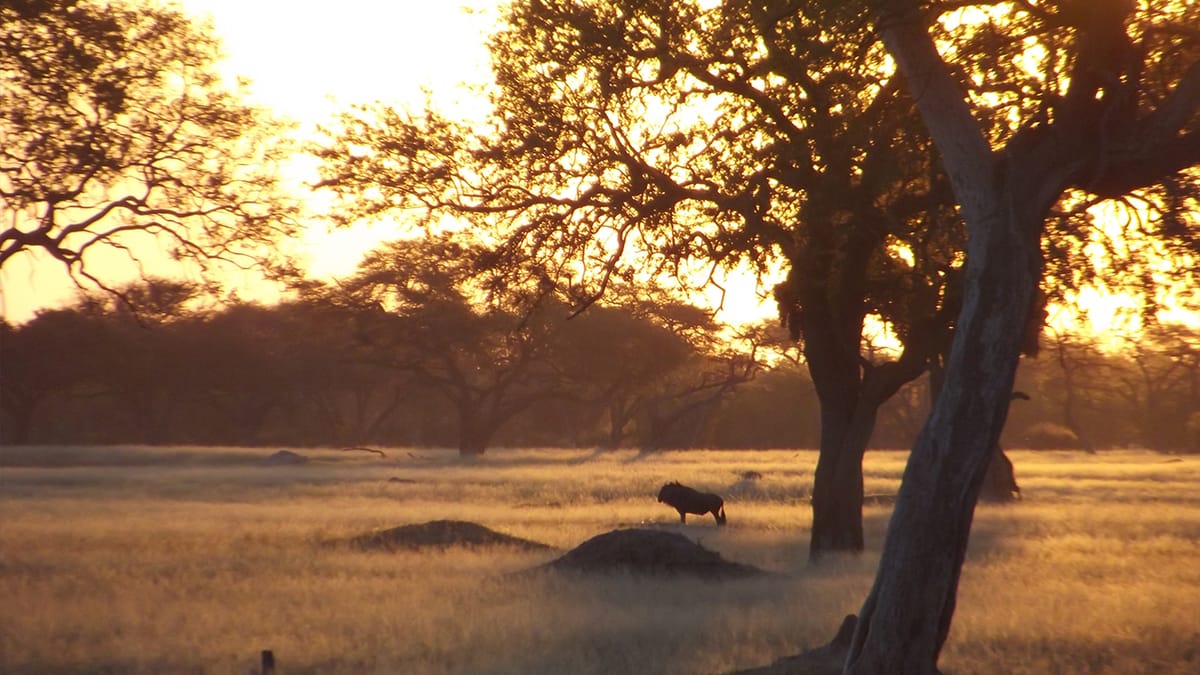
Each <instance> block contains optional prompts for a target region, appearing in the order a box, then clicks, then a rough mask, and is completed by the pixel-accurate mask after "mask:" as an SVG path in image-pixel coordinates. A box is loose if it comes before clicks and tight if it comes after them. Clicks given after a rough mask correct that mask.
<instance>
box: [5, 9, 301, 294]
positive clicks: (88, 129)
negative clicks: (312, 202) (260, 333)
mask: <svg viewBox="0 0 1200 675" xmlns="http://www.w3.org/2000/svg"><path fill="white" fill-rule="evenodd" d="M219 57H220V53H219V45H218V43H217V41H216V39H215V38H213V37H212V36H211V31H210V30H208V29H207V28H206V27H204V26H200V25H196V24H194V23H193V22H192V21H191V20H190V19H188V18H187V17H186V16H184V15H183V14H182V13H181V12H180V11H178V10H176V9H172V8H170V7H164V6H160V5H149V4H144V3H143V4H137V5H132V4H128V3H126V2H120V1H118V2H98V1H89V0H66V1H59V0H16V1H15V2H6V3H4V4H3V5H2V6H0V76H2V79H3V84H0V136H3V138H4V143H3V146H2V147H0V198H2V202H3V205H2V206H0V215H3V223H2V224H0V266H3V265H5V264H7V263H8V262H9V261H10V260H12V259H13V258H15V257H16V256H19V255H22V254H27V253H30V252H34V251H41V252H44V253H46V254H48V255H49V256H50V257H51V258H52V259H54V260H56V261H59V262H61V263H62V264H63V265H65V266H66V267H67V269H68V271H69V273H70V274H71V276H72V278H73V279H75V281H76V283H79V284H81V285H82V284H85V283H90V284H91V285H94V286H98V287H101V288H105V289H107V290H109V291H110V292H114V293H115V292H118V290H119V289H116V288H113V287H112V286H113V284H112V283H111V282H109V281H106V280H105V279H104V276H105V275H104V274H103V272H100V271H97V270H98V269H99V261H100V260H101V258H100V257H99V256H100V255H101V254H103V253H106V254H108V255H109V256H111V255H112V254H114V253H115V254H119V255H122V254H123V255H125V256H127V257H128V258H131V259H133V261H135V262H138V263H139V264H140V263H141V262H142V261H144V260H145V259H146V258H151V259H152V258H153V256H152V255H150V253H149V252H150V251H161V252H164V253H167V254H169V255H170V256H171V257H173V258H175V259H187V260H191V261H194V262H195V263H197V264H199V265H200V267H201V268H208V267H210V266H212V265H213V264H214V263H215V262H216V261H224V262H225V263H231V264H235V265H239V266H242V267H249V266H257V267H259V268H260V269H261V270H263V271H264V272H266V273H267V274H271V273H275V272H282V271H284V270H285V269H286V264H285V261H284V259H283V258H282V256H281V255H280V254H279V253H278V252H277V251H276V247H274V246H273V243H274V242H275V241H276V240H278V239H279V238H281V237H285V236H287V235H290V234H293V233H294V232H295V224H294V221H293V219H292V217H291V213H292V210H293V206H292V204H291V203H290V202H288V201H287V200H285V199H284V198H283V197H282V196H281V192H280V191H279V190H278V189H277V176H278V166H277V164H278V162H279V160H280V159H281V158H282V157H284V153H285V152H287V149H286V148H285V147H284V145H283V144H282V143H269V142H268V141H270V140H277V139H279V138H280V137H281V136H280V133H279V132H281V131H282V127H281V126H280V124H279V123H277V122H275V121H273V120H272V119H271V118H269V117H268V116H267V115H266V114H265V113H264V111H262V110H261V109H258V108H255V107H252V106H249V105H247V104H245V103H244V102H243V101H242V96H241V93H240V91H239V90H237V89H231V88H229V87H227V86H225V84H224V83H223V81H222V79H221V77H220V76H219V75H218V73H217V71H216V69H215V67H214V66H215V63H216V61H217V60H218V58H219ZM105 264H111V257H110V260H109V261H108V262H106V263H105Z"/></svg>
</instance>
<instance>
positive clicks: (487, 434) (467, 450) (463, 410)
mask: <svg viewBox="0 0 1200 675" xmlns="http://www.w3.org/2000/svg"><path fill="white" fill-rule="evenodd" d="M482 415H483V413H482V412H481V411H479V410H477V409H475V408H474V407H470V406H467V407H461V406H460V408H459V412H458V456H459V457H481V456H483V454H484V453H485V452H486V451H487V446H488V443H489V442H490V441H491V440H492V433H493V431H494V427H493V426H492V425H490V424H488V423H486V422H485V421H484V420H482V419H481V417H482Z"/></svg>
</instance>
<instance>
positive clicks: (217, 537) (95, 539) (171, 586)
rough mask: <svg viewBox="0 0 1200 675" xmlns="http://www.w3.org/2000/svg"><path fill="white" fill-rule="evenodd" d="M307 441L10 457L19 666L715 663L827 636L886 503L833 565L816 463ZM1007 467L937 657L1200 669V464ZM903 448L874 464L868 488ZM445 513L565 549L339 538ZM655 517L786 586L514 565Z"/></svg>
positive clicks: (981, 514) (294, 668)
mask: <svg viewBox="0 0 1200 675" xmlns="http://www.w3.org/2000/svg"><path fill="white" fill-rule="evenodd" d="M297 452H301V453H303V454H305V455H308V456H309V457H310V458H311V459H312V460H313V461H311V462H309V463H307V464H303V465H298V466H263V465H261V460H262V459H263V458H264V457H266V456H267V455H268V454H270V451H267V450H261V449H246V448H242V449H211V448H195V447H177V448H136V447H121V448H4V449H2V450H0V598H3V603H2V609H0V626H2V630H0V671H3V672H5V673H48V672H56V673H95V672H120V673H162V672H202V673H222V674H224V673H248V672H253V671H255V669H256V667H257V663H258V655H259V652H260V650H262V649H272V650H274V652H275V654H276V658H277V660H278V663H279V667H280V669H281V672H285V673H344V672H356V673H399V672H405V673H566V672H570V673H719V672H723V671H726V670H729V669H733V668H741V667H749V666H754V665H762V664H765V663H767V662H770V661H772V660H774V659H776V658H779V657H782V656H785V655H789V654H792V653H795V652H798V651H800V650H802V649H804V648H807V647H812V646H816V645H817V644H819V643H823V642H825V641H827V640H828V639H829V638H830V637H831V636H832V634H833V631H834V630H835V629H836V627H837V625H838V622H839V621H840V619H841V617H842V616H843V615H844V614H846V613H851V612H855V611H857V609H858V606H859V604H860V603H861V601H862V599H863V597H864V596H865V594H866V591H867V589H868V588H869V585H870V583H871V580H872V577H873V574H874V566H875V563H876V561H877V559H878V554H879V546H880V542H881V539H882V533H883V528H884V526H885V522H886V517H887V513H888V510H889V508H890V507H888V506H886V505H869V506H868V507H867V508H866V525H867V542H868V551H867V553H866V554H865V555H863V556H862V557H861V558H858V559H847V560H843V561H840V562H834V563H833V564H830V565H828V566H826V567H823V568H820V569H816V570H813V569H808V568H807V567H806V565H805V561H806V559H807V542H808V527H809V518H810V511H809V505H808V501H807V500H808V493H809V489H810V486H811V481H812V469H813V467H814V466H815V463H816V455H815V453H812V452H797V451H782V450H781V451H772V452H708V451H705V452H688V453H666V454H661V455H652V456H648V457H639V456H637V455H636V454H634V453H631V452H618V453H605V454H596V453H592V452H590V451H562V450H521V451H515V450H508V451H503V450H502V451H496V452H494V453H491V454H489V455H488V456H486V457H484V458H482V459H480V460H476V461H462V460H460V459H458V457H457V455H456V454H455V453H452V452H444V451H436V450H411V451H410V450H406V449H389V450H388V451H387V452H388V456H387V457H386V458H383V459H380V458H378V457H377V456H375V455H370V454H367V453H346V452H334V451H313V450H297ZM1011 454H1012V457H1013V460H1014V462H1015V464H1016V468H1017V477H1018V480H1019V481H1020V482H1021V485H1022V488H1023V490H1024V494H1025V499H1024V501H1022V502H1020V503H1017V504H1015V505H1011V506H988V505H983V506H981V507H980V508H979V509H978V511H977V513H976V522H975V528H974V533H973V536H972V547H971V551H970V553H969V557H968V560H967V564H966V566H965V568H964V573H963V585H962V590H961V593H960V597H959V610H958V613H957V614H956V616H955V622H954V626H953V629H952V632H951V635H950V639H949V642H948V644H947V647H946V650H945V651H944V653H943V658H942V666H943V669H944V670H945V671H946V672H948V673H959V674H961V673H997V672H1006V673H1052V672H1073V673H1074V672H1088V673H1139V672H1141V673H1188V672H1200V648H1198V647H1196V645H1198V644H1200V623H1198V622H1197V621H1196V619H1195V617H1196V616H1200V565H1198V564H1197V563H1196V560H1197V558H1198V557H1200V494H1198V493H1197V491H1196V485H1197V484H1200V458H1193V457H1186V458H1172V457H1168V456H1164V455H1157V454H1151V453H1142V452H1133V451H1130V452H1114V453H1104V454H1100V455H1087V454H1082V453H1072V452H1048V453H1032V452H1020V451H1017V452H1013V453H1011ZM904 459H905V455H904V454H903V453H894V452H872V453H869V454H868V455H867V461H866V467H865V472H866V481H867V489H866V491H867V493H868V494H870V495H888V494H891V493H894V491H895V489H896V487H897V486H898V484H899V477H900V473H901V471H902V470H903V463H904ZM748 471H756V472H758V473H759V474H761V476H762V477H761V478H750V479H747V478H746V477H745V473H746V472H748ZM393 478H395V479H399V480H395V481H391V480H389V479H393ZM668 480H679V481H682V482H684V483H686V484H690V485H693V486H695V487H698V488H703V489H707V490H712V491H715V492H719V493H721V494H722V495H724V496H725V498H726V504H727V507H726V508H727V511H728V515H729V523H730V525H729V527H727V528H723V529H721V530H718V529H717V528H716V527H714V525H713V522H712V519H711V518H707V519H705V518H701V517H696V516H693V517H691V518H689V524H688V525H687V526H685V527H680V526H679V525H678V524H677V520H678V518H677V516H676V514H675V512H674V511H673V510H671V509H670V508H669V507H666V506H664V505H661V504H657V503H656V502H655V499H654V496H655V494H656V493H657V489H658V487H659V486H660V485H661V484H662V483H663V482H666V481H668ZM880 501H881V502H883V503H886V500H880ZM440 519H459V520H470V521H475V522H478V523H480V524H483V525H486V526H488V527H490V528H492V529H495V530H498V531H500V532H504V533H506V534H512V535H516V536H520V537H525V538H528V539H532V540H535V541H540V542H545V543H547V544H550V545H552V546H555V547H558V548H559V549H560V550H559V551H553V552H548V553H536V552H533V553H529V552H519V551H516V550H506V549H491V550H489V549H483V550H467V549H450V550H446V551H424V552H399V553H385V552H364V551H358V550H355V549H352V548H349V547H342V546H334V547H330V546H324V545H322V544H323V543H324V542H328V541H330V540H344V539H346V538H349V537H351V536H354V535H357V534H362V533H365V532H370V531H372V530H375V529H386V528H391V527H395V526H398V525H403V524H408V523H420V522H425V521H429V520H440ZM634 525H643V526H646V525H648V526H654V527H664V528H669V529H677V530H679V531H682V532H683V533H685V534H686V535H688V536H689V537H692V538H694V539H696V540H699V541H700V542H702V543H703V545H704V546H706V547H708V548H711V549H714V550H717V551H719V552H720V553H722V554H723V555H724V556H725V557H727V558H730V559H733V560H736V561H738V562H745V563H750V564H754V565H758V566H761V567H765V568H767V569H770V570H773V571H776V572H780V573H782V575H780V576H775V577H772V578H768V579H752V580H744V581H736V582H723V583H708V582H701V581H691V580H683V579H637V578H631V577H628V576H614V577H596V578H593V577H576V576H566V577H557V576H532V577H524V576H523V577H519V578H513V577H507V576H504V575H505V573H508V572H513V571H518V570H523V569H526V568H528V567H532V566H534V565H537V564H540V563H542V562H545V561H547V560H549V559H552V558H554V557H555V556H557V555H559V554H560V553H561V552H562V551H564V550H566V549H569V548H571V547H573V546H575V545H577V544H579V543H581V542H582V541H584V540H586V539H588V538H589V537H592V536H594V535H596V534H600V533H602V532H606V531H609V530H612V529H616V528H619V527H628V526H634Z"/></svg>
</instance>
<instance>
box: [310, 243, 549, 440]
mask: <svg viewBox="0 0 1200 675" xmlns="http://www.w3.org/2000/svg"><path fill="white" fill-rule="evenodd" d="M488 256H489V251H488V249H487V248H486V247H483V246H482V245H480V244H478V243H476V242H464V241H463V240H462V238H461V237H460V236H456V235H454V234H443V235H430V236H428V237H422V238H415V239H401V240H397V241H394V242H391V243H388V244H385V245H384V246H382V247H380V248H379V249H377V250H375V251H373V252H371V253H370V254H368V255H367V257H366V258H364V260H363V262H362V263H361V264H360V266H359V270H358V273H357V274H355V275H354V276H352V277H351V278H349V279H346V280H344V281H342V282H339V283H338V284H337V285H336V286H334V287H331V288H328V289H325V290H324V291H323V292H322V295H323V297H324V298H325V299H326V300H327V301H330V302H333V303H335V304H336V305H338V306H340V307H343V308H344V309H346V310H348V311H349V312H350V313H351V314H352V315H353V317H354V318H353V321H354V325H355V332H356V333H357V337H358V340H359V342H360V343H361V346H362V348H363V350H364V351H365V352H366V358H367V359H368V361H369V362H370V363H374V364H375V365H379V366H385V367H389V368H392V369H394V370H395V371H397V372H399V373H403V374H406V375H409V376H412V377H413V378H415V379H416V380H417V381H418V382H420V383H422V384H424V385H426V386H429V387H431V388H433V389H434V390H435V391H437V392H438V393H440V394H441V395H442V396H443V397H445V399H446V400H447V401H448V402H449V403H450V404H451V405H453V406H454V408H455V410H456V412H457V416H458V433H459V452H460V454H462V455H463V456H474V455H481V454H483V453H484V452H485V451H486V449H487V446H488V443H489V442H490V441H491V439H492V437H493V435H494V434H495V433H496V432H497V431H498V430H499V429H500V428H501V427H502V426H503V425H504V424H506V423H507V422H508V421H509V420H511V419H512V418H513V417H514V416H516V415H517V414H518V413H520V412H522V411H523V410H525V409H527V408H528V407H529V406H531V405H533V404H534V403H536V402H538V401H540V400H544V399H546V398H548V397H551V396H553V395H555V394H556V393H557V392H558V386H559V385H558V381H557V378H555V377H554V376H553V369H552V366H551V363H550V355H551V353H552V345H553V340H554V338H555V335H556V331H557V328H558V326H559V325H560V324H561V322H562V321H563V320H565V319H566V317H567V311H566V309H565V308H564V307H563V306H562V305H561V304H559V303H558V302H556V299H555V297H554V293H553V291H554V286H553V284H552V283H551V282H550V281H549V280H548V278H546V277H544V276H543V275H541V274H540V273H539V272H537V271H536V270H534V269H527V270H526V273H527V274H526V276H527V277H532V278H533V279H534V281H532V282H531V283H529V284H519V283H513V282H511V279H509V278H506V277H503V276H501V275H495V274H491V273H489V272H488V271H487V270H486V269H484V268H485V267H486V265H485V264H484V263H483V262H481V261H485V260H487V258H488Z"/></svg>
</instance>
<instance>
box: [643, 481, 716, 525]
mask: <svg viewBox="0 0 1200 675" xmlns="http://www.w3.org/2000/svg"><path fill="white" fill-rule="evenodd" d="M658 501H659V502H660V503H663V504H669V505H671V506H672V507H674V508H675V510H676V511H678V512H679V522H681V523H686V522H687V514H689V513H694V514H696V515H698V516H702V515H704V514H706V513H711V514H712V515H713V518H715V519H716V520H717V526H718V527H719V526H721V525H724V524H725V500H724V499H721V497H720V496H718V495H714V494H712V493H710V492H699V491H697V490H693V489H692V488H690V487H688V486H686V485H680V484H679V483H678V482H671V483H667V484H666V485H664V486H662V489H661V490H659V491H658Z"/></svg>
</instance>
